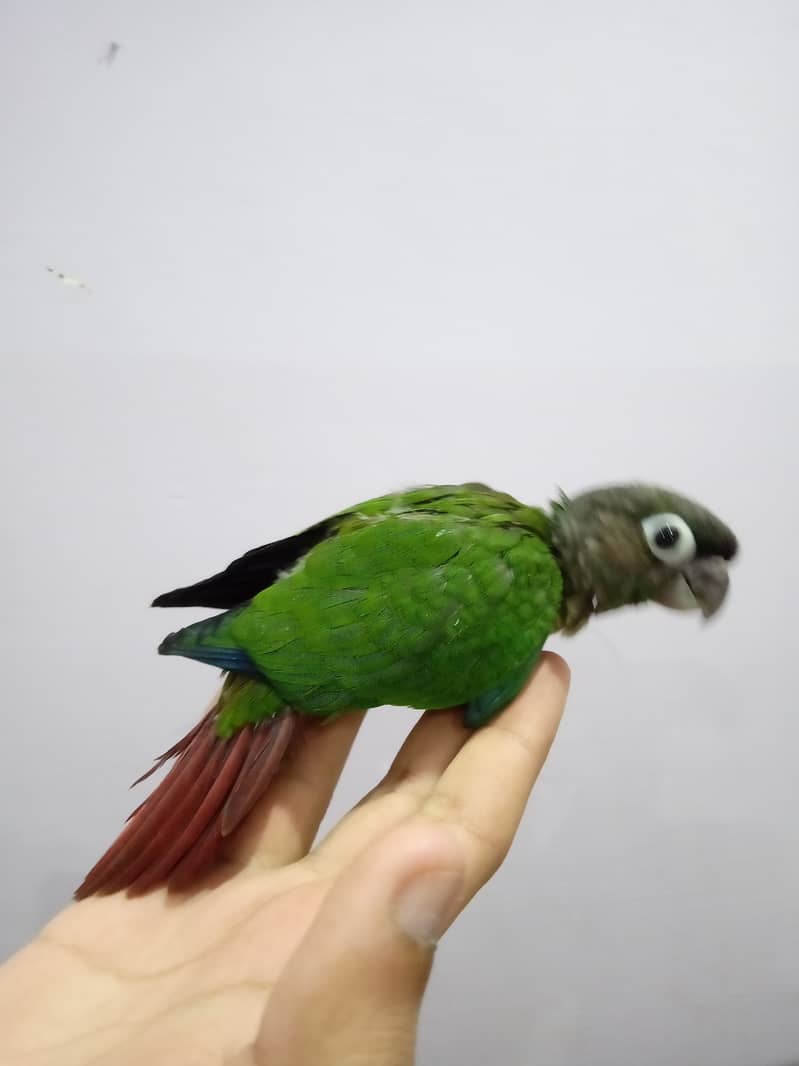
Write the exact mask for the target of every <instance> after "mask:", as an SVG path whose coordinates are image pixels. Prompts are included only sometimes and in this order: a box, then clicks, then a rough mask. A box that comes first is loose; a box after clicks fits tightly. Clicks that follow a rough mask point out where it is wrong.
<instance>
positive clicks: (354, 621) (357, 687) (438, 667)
mask: <svg viewBox="0 0 799 1066" xmlns="http://www.w3.org/2000/svg"><path fill="white" fill-rule="evenodd" d="M548 535H549V522H548V519H547V517H546V515H545V514H544V513H543V512H542V511H539V510H536V509H534V508H529V507H524V506H523V505H521V504H519V503H518V502H517V501H515V500H513V499H512V498H511V497H509V496H505V495H502V494H499V493H493V492H492V491H491V490H488V489H485V488H483V487H481V486H463V487H457V488H451V489H446V490H444V489H438V490H435V491H434V492H432V493H431V490H429V489H427V490H415V491H414V492H411V493H407V494H404V495H401V496H393V497H383V498H381V499H378V500H372V501H369V502H368V503H366V504H364V505H361V506H359V507H357V508H355V509H354V510H353V511H352V512H350V513H348V514H347V515H345V516H340V517H339V518H338V519H337V520H336V521H335V528H334V531H333V532H332V534H331V535H329V536H327V537H326V538H325V539H323V540H322V541H321V542H320V543H318V544H317V545H315V546H314V547H312V548H311V549H310V551H308V553H307V554H305V555H304V556H302V557H301V558H300V559H299V561H298V562H297V563H296V564H295V566H294V568H293V569H292V570H290V571H289V572H288V573H287V574H285V576H282V577H280V578H279V579H278V580H277V581H275V583H274V584H273V585H271V586H270V587H268V588H266V589H264V590H263V591H262V592H259V593H258V594H257V595H255V596H254V597H253V598H252V599H251V600H250V601H249V602H248V603H247V604H246V605H245V606H243V607H237V608H234V609H233V610H231V611H229V612H227V613H226V614H224V615H221V616H217V618H216V619H210V620H206V621H204V622H200V623H197V624H195V625H194V626H189V627H188V628H187V629H185V630H182V631H181V632H180V633H178V634H175V635H173V636H172V637H171V638H168V640H167V641H166V642H165V644H164V646H162V650H163V651H165V652H169V653H172V654H188V655H190V656H191V657H194V658H205V661H210V662H215V663H218V662H219V661H220V660H219V658H218V654H219V653H220V652H222V653H224V651H225V650H228V649H238V650H240V651H242V652H245V653H246V655H247V656H248V657H249V659H250V660H251V662H252V664H254V666H255V668H256V669H257V671H258V673H259V674H260V675H261V677H262V678H263V679H265V680H266V682H267V686H268V689H266V688H265V686H264V685H263V684H261V683H258V689H259V692H261V694H262V697H263V698H260V699H252V700H250V701H245V700H243V699H242V698H239V699H237V700H236V701H234V702H233V703H232V704H231V706H230V707H224V708H223V709H222V712H221V713H220V715H219V718H218V722H217V728H218V730H219V732H220V734H221V735H223V736H225V735H229V734H230V733H231V732H233V731H234V730H235V729H236V728H237V727H239V726H241V725H242V724H244V723H245V722H246V721H257V720H259V719H260V718H263V717H265V716H268V715H271V714H274V713H276V711H277V710H279V709H280V706H282V705H283V704H286V705H289V706H291V707H293V708H294V709H295V710H297V711H301V712H305V713H307V714H312V715H322V716H330V715H335V714H338V713H340V712H342V711H345V710H348V709H353V708H368V707H374V706H377V705H380V704H393V705H398V706H405V707H414V708H423V709H434V708H441V707H450V706H454V705H457V704H461V703H469V702H470V701H474V707H473V714H472V717H473V718H476V719H478V720H479V719H481V718H482V717H486V716H488V714H489V713H495V712H496V711H497V710H499V709H500V708H501V706H502V705H503V704H504V703H507V702H508V700H509V699H511V698H512V696H513V695H514V694H515V691H517V690H518V688H519V687H520V686H521V684H522V683H523V682H524V680H525V678H526V676H527V674H528V673H529V670H530V669H531V668H532V665H533V662H534V660H535V658H536V657H537V655H538V653H539V651H540V649H541V647H542V645H543V643H544V641H545V640H546V637H547V636H548V635H549V633H550V632H551V631H552V629H553V627H554V625H555V622H556V619H557V615H558V610H559V606H560V601H561V591H562V580H561V573H560V569H559V567H558V565H557V563H556V561H555V559H554V557H553V555H552V551H551V549H550V546H549V544H548V539H547V538H548ZM245 691H246V689H245ZM267 691H268V692H269V694H270V695H272V694H276V695H277V697H279V698H278V699H277V700H275V699H274V698H266V697H267ZM475 724H477V723H476V722H475Z"/></svg>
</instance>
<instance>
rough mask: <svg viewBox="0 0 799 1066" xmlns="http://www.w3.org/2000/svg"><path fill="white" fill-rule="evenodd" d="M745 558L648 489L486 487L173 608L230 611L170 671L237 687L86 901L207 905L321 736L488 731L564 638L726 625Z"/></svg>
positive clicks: (719, 533)
mask: <svg viewBox="0 0 799 1066" xmlns="http://www.w3.org/2000/svg"><path fill="white" fill-rule="evenodd" d="M737 551H738V542H737V540H736V537H735V535H734V534H733V532H732V531H731V529H730V528H729V527H728V526H726V525H725V524H724V523H723V522H722V521H721V520H720V519H719V518H717V517H716V516H715V515H714V514H712V513H711V512H710V511H708V510H707V509H706V508H705V507H703V506H701V505H700V504H699V503H697V502H694V501H693V500H691V499H689V498H687V497H685V496H683V495H680V494H678V493H677V492H674V491H672V490H671V489H666V488H662V487H659V486H656V485H650V484H647V483H639V482H633V483H628V484H611V485H608V486H606V487H600V488H594V489H590V490H588V491H585V492H583V493H581V494H579V495H575V496H574V497H573V498H569V497H568V496H566V494H565V493H563V492H562V491H560V490H559V495H558V496H557V498H556V499H554V500H552V501H550V503H549V505H548V506H547V507H534V506H528V505H526V504H524V503H521V502H519V500H517V499H516V498H515V497H513V496H512V495H509V494H507V493H505V492H500V491H496V490H494V489H492V488H490V487H489V486H487V485H484V484H481V483H466V484H460V485H431V486H422V487H419V488H413V489H410V490H405V491H400V492H396V493H394V494H389V495H385V496H380V497H377V498H374V499H370V500H367V501H365V502H363V503H360V504H357V505H356V506H353V507H350V508H348V509H346V510H343V511H340V512H338V513H337V514H335V515H333V516H332V517H330V518H325V519H323V520H322V521H319V522H317V523H316V524H314V525H312V526H309V527H308V528H306V529H304V530H303V531H302V532H300V533H297V534H295V535H293V536H289V537H286V538H284V539H283V540H277V541H273V542H272V543H269V544H266V545H264V546H262V547H258V548H253V549H252V550H250V551H247V552H246V553H245V554H244V555H242V556H241V557H240V558H238V559H236V560H235V561H234V562H232V563H230V565H228V566H227V567H226V568H225V569H224V570H221V571H220V572H219V573H217V574H214V575H213V576H212V577H209V578H206V579H204V580H201V581H198V582H196V583H195V584H191V585H187V586H184V587H181V588H177V589H174V590H173V591H171V592H167V593H164V594H163V595H160V596H158V597H157V598H156V599H155V600H154V601H153V604H152V606H154V607H161V608H168V607H198V608H199V607H202V608H210V609H215V610H216V611H217V613H215V614H213V615H212V616H210V617H206V618H204V619H202V620H200V621H197V622H193V623H192V624H190V625H187V626H185V627H184V628H182V629H179V630H177V631H176V632H173V633H170V634H169V635H168V636H167V637H166V638H165V639H164V640H163V642H162V643H161V645H160V646H159V648H158V651H159V653H160V654H161V655H178V656H183V657H185V658H188V659H191V660H195V661H197V662H199V663H204V664H206V665H209V666H212V667H215V668H217V669H218V670H220V671H221V672H222V676H223V681H222V684H221V688H220V689H219V691H218V695H217V696H216V698H215V699H214V702H213V703H212V705H211V707H210V709H209V710H208V711H207V712H206V713H205V714H204V716H202V717H201V719H200V721H199V722H198V723H197V724H196V725H195V726H194V728H193V729H191V730H190V732H189V733H187V734H186V736H184V737H183V738H182V739H181V740H179V741H178V742H177V743H176V744H174V745H173V746H172V747H171V748H170V749H169V750H168V751H166V752H164V754H163V755H161V756H160V757H158V758H157V759H156V760H155V762H154V765H153V766H152V767H151V769H150V770H148V771H147V772H146V773H145V774H144V775H143V776H142V777H141V778H139V779H138V781H137V782H135V784H138V783H139V782H140V781H142V780H144V779H145V778H147V777H149V776H150V774H152V773H154V772H155V771H156V770H158V769H160V768H161V767H163V766H164V765H165V764H167V763H169V762H170V761H172V760H174V761H173V762H172V765H171V766H170V768H169V770H168V771H167V773H166V774H165V776H164V777H163V779H162V780H161V782H160V783H159V784H158V785H157V786H156V788H155V789H154V790H153V791H152V792H151V794H150V795H149V796H148V797H147V798H146V799H145V800H144V802H143V803H142V804H140V806H139V807H137V808H136V810H134V812H133V813H132V814H131V815H130V817H129V818H128V821H127V823H126V824H125V825H124V827H123V828H122V830H121V832H120V834H119V836H118V837H117V839H116V840H115V841H114V842H113V843H112V844H111V846H110V847H109V848H108V850H107V851H106V852H105V854H104V855H102V857H101V858H100V859H99V861H98V862H97V863H96V864H95V866H94V867H93V868H92V869H91V870H90V871H89V873H88V874H87V875H86V877H85V879H84V880H83V882H82V884H81V885H80V886H79V888H78V889H77V890H76V892H75V897H76V898H77V899H84V898H86V897H88V896H92V895H107V894H110V893H115V892H122V891H124V892H126V893H127V894H128V895H129V896H135V895H139V894H142V893H146V892H149V891H150V890H153V889H156V888H158V887H165V888H166V889H167V891H182V890H186V889H189V888H191V887H193V886H194V885H195V883H196V882H197V881H198V879H199V878H201V877H202V876H203V875H204V874H206V873H207V872H209V871H210V870H211V869H212V868H213V866H214V865H215V863H216V860H217V859H218V857H219V852H220V849H221V847H222V844H223V842H224V841H225V839H226V838H227V837H229V836H230V835H231V834H232V833H233V832H234V831H235V830H236V829H237V828H238V827H239V826H241V825H242V823H243V822H244V821H245V820H246V818H247V816H248V815H249V814H250V812H251V811H252V809H253V807H254V806H255V804H256V802H257V801H258V800H260V799H261V797H262V796H264V794H265V793H266V792H267V790H268V788H269V784H270V782H271V781H272V779H273V778H274V775H275V773H276V771H277V769H278V767H279V766H280V764H281V762H282V761H283V760H284V759H285V758H286V757H287V752H289V751H290V748H291V744H292V741H293V740H295V738H297V737H298V735H299V732H300V726H301V723H302V722H303V720H305V721H307V720H308V718H309V717H312V718H316V719H328V720H331V719H334V718H335V717H337V716H339V715H342V714H346V713H349V712H352V711H357V710H361V711H362V710H367V709H369V708H374V707H383V706H393V707H400V708H401V707H405V708H409V709H416V710H420V711H423V712H435V711H436V710H442V709H445V708H462V715H463V722H464V724H465V726H466V727H467V728H469V729H479V728H480V727H481V726H482V725H483V724H485V723H486V722H488V721H490V720H491V719H492V718H493V717H494V716H495V715H497V714H498V713H499V712H500V711H501V710H502V709H503V708H504V707H506V706H507V704H508V703H510V701H511V700H512V699H513V698H514V697H515V696H516V695H517V694H518V693H519V692H520V690H521V689H522V688H523V686H524V685H525V683H526V681H527V679H528V677H529V676H530V674H531V672H532V670H533V668H534V666H535V664H536V660H537V659H538V657H539V655H540V654H541V651H542V649H543V647H544V644H545V642H546V641H547V639H548V638H549V637H550V635H552V634H555V633H560V634H563V635H567V636H570V635H572V634H575V633H577V632H578V631H579V630H581V629H582V628H583V626H584V625H585V624H586V623H587V622H588V620H589V619H590V618H591V617H592V616H593V615H596V614H602V613H604V612H607V611H611V610H614V609H617V608H622V607H625V606H632V605H640V604H644V603H646V602H653V603H656V604H660V605H662V606H664V607H668V608H671V609H674V610H682V611H694V612H698V613H700V614H701V615H702V616H703V617H704V618H705V619H709V618H711V617H712V616H713V615H715V614H716V613H717V611H718V610H719V609H720V607H721V606H722V603H723V602H724V600H725V598H726V596H727V592H728V589H729V574H728V565H727V564H728V563H729V562H730V561H731V560H732V559H733V558H734V557H735V555H736V553H737Z"/></svg>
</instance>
